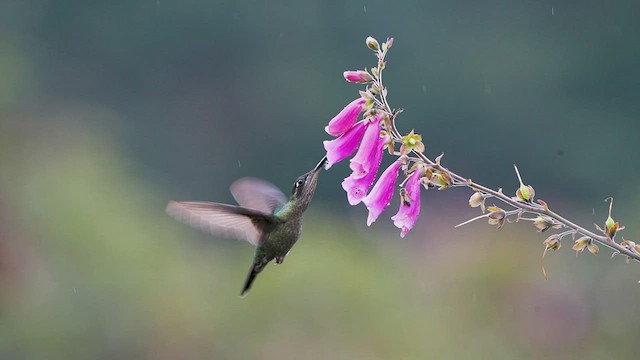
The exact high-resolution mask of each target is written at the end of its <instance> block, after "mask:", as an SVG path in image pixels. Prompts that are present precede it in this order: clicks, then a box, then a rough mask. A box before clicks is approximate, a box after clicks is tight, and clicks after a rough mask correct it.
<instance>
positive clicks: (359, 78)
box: [342, 70, 373, 84]
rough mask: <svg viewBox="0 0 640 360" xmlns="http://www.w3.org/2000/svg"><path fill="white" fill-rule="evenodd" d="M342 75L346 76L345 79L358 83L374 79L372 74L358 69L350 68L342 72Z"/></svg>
mask: <svg viewBox="0 0 640 360" xmlns="http://www.w3.org/2000/svg"><path fill="white" fill-rule="evenodd" d="M342 75H343V76H344V78H345V80H347V81H348V82H352V83H356V84H366V83H368V82H371V81H372V80H373V78H372V77H371V75H370V74H369V73H368V72H366V71H364V70H357V71H350V70H349V71H345V72H344V73H342Z"/></svg>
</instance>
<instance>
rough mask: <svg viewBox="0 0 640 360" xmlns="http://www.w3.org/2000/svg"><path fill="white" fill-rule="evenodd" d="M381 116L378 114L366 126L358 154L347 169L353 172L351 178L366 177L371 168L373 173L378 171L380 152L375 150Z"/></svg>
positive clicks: (378, 137) (378, 138)
mask: <svg viewBox="0 0 640 360" xmlns="http://www.w3.org/2000/svg"><path fill="white" fill-rule="evenodd" d="M382 116H383V115H382V114H380V115H378V116H376V117H375V118H374V119H372V120H370V121H371V122H370V123H369V124H368V125H367V130H366V131H365V133H364V136H363V137H362V142H361V143H360V147H359V148H358V152H357V153H356V156H354V157H353V159H351V164H350V165H349V167H350V168H351V170H352V171H353V174H351V176H353V177H355V178H359V177H363V176H366V175H367V174H368V173H369V172H370V171H371V170H372V168H373V167H375V170H374V172H376V171H378V166H380V160H379V158H378V153H379V152H380V151H378V150H377V148H378V142H379V140H380V120H382ZM365 121H367V120H365ZM376 162H377V163H376Z"/></svg>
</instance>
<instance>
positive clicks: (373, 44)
mask: <svg viewBox="0 0 640 360" xmlns="http://www.w3.org/2000/svg"><path fill="white" fill-rule="evenodd" d="M365 42H366V43H367V47H368V48H369V49H371V50H373V51H378V50H380V44H378V40H376V39H374V38H372V37H371V36H369V37H368V38H367V40H365Z"/></svg>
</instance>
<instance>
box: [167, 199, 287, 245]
mask: <svg viewBox="0 0 640 360" xmlns="http://www.w3.org/2000/svg"><path fill="white" fill-rule="evenodd" d="M167 213H168V214H169V215H171V216H173V217H174V218H176V219H177V220H179V221H182V222H185V223H187V224H189V225H191V226H194V227H196V228H199V229H201V230H204V231H207V232H210V233H212V234H214V235H221V236H224V237H229V238H235V239H241V240H246V241H248V242H250V243H251V244H253V245H258V244H259V243H260V242H262V241H263V238H264V236H265V235H266V234H268V233H269V232H271V231H272V230H273V228H274V227H275V225H276V224H277V223H278V222H280V220H279V219H278V218H276V217H275V216H273V215H270V214H265V213H262V212H260V211H256V210H253V209H246V208H243V207H240V206H233V205H226V204H219V203H212V202H205V201H171V202H169V205H167Z"/></svg>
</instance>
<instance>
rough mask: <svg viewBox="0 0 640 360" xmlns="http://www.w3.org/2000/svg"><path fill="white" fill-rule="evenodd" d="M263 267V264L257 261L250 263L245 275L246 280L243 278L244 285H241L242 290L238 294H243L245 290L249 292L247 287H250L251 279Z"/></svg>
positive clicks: (252, 279) (245, 292)
mask: <svg viewBox="0 0 640 360" xmlns="http://www.w3.org/2000/svg"><path fill="white" fill-rule="evenodd" d="M263 268H264V265H261V264H260V263H258V262H254V263H253V264H252V265H251V269H249V274H248V275H247V280H245V282H244V287H242V292H241V293H240V296H245V295H246V294H247V292H249V289H251V284H253V281H254V280H255V279H256V276H258V274H259V273H260V272H261V271H262V269H263Z"/></svg>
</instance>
